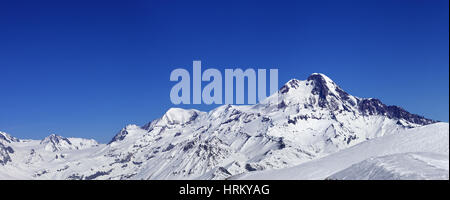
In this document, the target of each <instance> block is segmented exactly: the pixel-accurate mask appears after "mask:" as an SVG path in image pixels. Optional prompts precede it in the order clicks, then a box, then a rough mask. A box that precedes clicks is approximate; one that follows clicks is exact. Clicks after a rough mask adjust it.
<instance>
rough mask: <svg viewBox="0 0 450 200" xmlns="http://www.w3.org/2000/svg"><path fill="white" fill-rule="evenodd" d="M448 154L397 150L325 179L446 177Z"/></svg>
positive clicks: (441, 178) (446, 178)
mask: <svg viewBox="0 0 450 200" xmlns="http://www.w3.org/2000/svg"><path fill="white" fill-rule="evenodd" d="M448 165H449V163H448V155H442V154H436V153H424V152H421V153H400V154H392V155H387V156H381V157H374V158H369V159H366V160H364V161H362V162H359V163H357V164H354V165H352V166H350V167H348V168H346V169H344V170H342V171H340V172H337V173H336V174H333V175H331V176H330V177H328V178H327V179H332V180H336V179H339V180H448V179H449V176H448V172H449V170H448Z"/></svg>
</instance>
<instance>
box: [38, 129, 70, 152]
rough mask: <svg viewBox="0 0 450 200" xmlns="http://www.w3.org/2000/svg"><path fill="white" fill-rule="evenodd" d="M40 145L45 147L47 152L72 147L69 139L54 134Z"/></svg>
mask: <svg viewBox="0 0 450 200" xmlns="http://www.w3.org/2000/svg"><path fill="white" fill-rule="evenodd" d="M40 144H43V145H45V149H46V150H48V151H53V152H55V151H59V150H61V149H62V148H65V147H70V146H72V143H71V142H70V140H69V139H67V138H65V137H62V136H60V135H57V134H54V133H53V134H50V135H49V136H47V137H45V138H44V139H43V140H41V142H40Z"/></svg>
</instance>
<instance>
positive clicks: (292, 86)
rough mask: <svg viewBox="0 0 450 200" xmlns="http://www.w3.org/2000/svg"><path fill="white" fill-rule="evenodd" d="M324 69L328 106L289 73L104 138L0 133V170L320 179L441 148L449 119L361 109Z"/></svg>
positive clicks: (62, 175) (27, 174) (38, 174)
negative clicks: (410, 118) (244, 93)
mask: <svg viewBox="0 0 450 200" xmlns="http://www.w3.org/2000/svg"><path fill="white" fill-rule="evenodd" d="M321 76H322V78H324V80H325V82H326V84H325V86H324V87H326V88H323V89H326V90H329V94H330V95H327V96H326V97H325V100H326V103H327V105H325V106H323V105H322V106H321V105H319V103H318V102H319V100H324V99H319V95H318V94H314V92H313V89H317V88H315V87H317V85H320V84H315V82H314V81H315V80H306V81H299V80H296V79H293V80H291V81H289V82H288V83H287V84H286V85H285V86H283V88H284V89H282V90H280V91H279V96H276V95H272V96H270V97H268V99H269V100H267V99H266V100H265V101H262V102H261V103H259V104H257V105H250V106H234V105H223V106H219V107H217V108H216V109H214V110H211V111H209V112H200V111H198V110H193V109H191V110H186V109H181V108H171V109H169V110H168V111H167V112H166V113H165V114H164V115H162V117H161V118H159V119H155V120H153V121H151V122H149V123H148V124H146V125H144V126H139V125H127V126H126V127H125V128H123V129H122V130H120V131H119V132H118V133H117V134H116V136H114V138H113V139H112V140H111V142H110V143H108V144H98V143H97V142H95V141H94V140H89V139H82V138H64V137H62V136H57V135H51V136H49V137H47V138H45V139H44V140H42V141H38V140H18V139H11V138H12V137H9V136H8V138H10V139H8V141H10V142H6V140H2V137H1V135H0V142H1V143H2V144H4V145H5V147H4V148H2V149H0V150H2V151H1V154H0V159H3V158H4V159H5V160H6V159H7V158H11V161H8V162H7V163H6V164H4V165H0V179H227V178H230V177H233V178H239V177H242V178H255V179H256V178H263V179H266V178H270V179H272V178H273V179H276V178H281V179H290V178H294V179H297V178H298V179H324V178H327V177H328V176H331V175H333V174H334V173H337V172H339V171H341V170H344V169H346V168H349V167H350V166H351V165H353V164H357V163H359V162H363V161H365V160H367V159H369V158H371V157H379V156H385V155H391V154H394V153H405V152H407V151H406V150H408V148H410V149H409V150H411V151H413V150H420V148H421V149H422V150H427V151H425V152H434V153H439V154H443V155H448V124H446V123H440V124H434V125H430V126H425V127H420V126H421V125H420V124H414V123H409V122H406V121H405V122H403V121H402V123H398V122H399V121H401V120H403V119H394V118H389V117H387V116H385V115H368V114H365V113H362V112H361V111H360V110H359V108H358V105H357V104H356V102H358V101H361V99H360V98H358V97H354V96H351V95H348V96H347V97H346V99H342V98H341V96H340V94H342V91H341V90H340V88H339V87H338V86H337V85H336V84H335V83H334V82H333V81H332V80H331V79H329V78H328V77H326V76H325V75H321ZM338 89H339V91H336V90H338ZM270 98H279V100H280V101H278V102H277V101H270ZM322 98H323V97H322ZM281 102H283V104H281ZM403 124H407V125H408V126H404V125H403ZM409 127H420V128H417V129H408V128H409ZM430 132H431V133H430ZM3 135H4V134H3ZM397 135H406V136H404V137H403V136H402V137H401V136H397ZM414 135H419V136H420V137H419V136H417V137H415V136H414ZM4 138H6V136H4ZM381 138H388V139H386V140H388V141H384V142H377V141H379V140H381V141H383V139H381ZM389 138H390V139H389ZM396 138H397V139H396ZM391 140H392V141H391ZM444 140H445V141H447V143H446V145H445V143H444V144H443V141H444ZM363 144H364V145H365V147H358V146H361V145H363ZM9 147H10V148H11V149H13V150H14V152H13V153H10V152H9V151H7V149H6V148H9ZM407 147H408V148H407ZM366 148H367V149H366ZM433 148H436V149H434V150H433ZM445 148H446V149H447V150H446V152H447V153H445V150H443V149H445ZM352 149H356V150H353V152H351V151H352ZM368 149H369V150H368ZM374 149H375V150H374ZM383 149H385V150H383ZM347 151H350V153H345V152H347ZM331 155H334V156H337V157H334V156H331ZM8 160H9V159H8ZM341 160H342V162H341ZM428 161H429V162H434V161H430V159H428ZM436 162H438V161H436ZM436 162H434V163H436ZM314 163H318V165H317V164H314ZM326 165H330V166H326ZM396 166H397V165H396ZM398 166H400V165H398ZM276 169H280V170H276ZM447 171H448V170H447ZM6 172H7V173H6ZM239 174H240V175H239ZM247 174H248V175H247ZM259 175H260V176H259ZM345 177H347V176H345ZM345 177H344V178H345Z"/></svg>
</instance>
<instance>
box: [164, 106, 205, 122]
mask: <svg viewBox="0 0 450 200" xmlns="http://www.w3.org/2000/svg"><path fill="white" fill-rule="evenodd" d="M199 113H200V111H198V110H195V109H190V110H186V109H182V108H170V109H169V110H167V112H166V114H164V116H163V117H162V118H161V121H162V122H164V123H166V124H169V125H175V124H185V123H188V122H190V121H193V120H195V119H196V118H197V117H198V115H199Z"/></svg>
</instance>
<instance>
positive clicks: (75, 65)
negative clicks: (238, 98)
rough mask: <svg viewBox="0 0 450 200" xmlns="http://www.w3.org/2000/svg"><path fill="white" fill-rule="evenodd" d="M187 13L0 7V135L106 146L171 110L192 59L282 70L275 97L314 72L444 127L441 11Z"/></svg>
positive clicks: (435, 5) (385, 6)
mask: <svg viewBox="0 0 450 200" xmlns="http://www.w3.org/2000/svg"><path fill="white" fill-rule="evenodd" d="M164 2H168V3H164ZM189 2H190V3H187V1H178V2H175V1H111V0H108V1H93V0H89V1H81V0H76V1H70V0H69V1H66V0H65V1H9V0H6V1H5V0H2V1H1V2H0V130H1V131H6V132H9V133H11V134H12V135H14V136H16V137H20V138H34V139H40V138H43V137H45V136H47V135H49V134H50V133H52V132H55V133H57V134H60V135H63V136H67V137H69V136H73V137H87V138H94V139H97V140H99V141H100V142H107V141H108V140H110V139H111V138H112V137H113V135H114V134H116V133H117V132H118V131H119V130H120V129H121V128H122V127H124V126H125V125H126V124H130V123H134V124H139V125H143V124H145V123H147V122H149V121H151V120H153V119H155V118H158V117H160V116H161V115H162V114H163V113H164V112H165V111H166V110H167V109H168V108H169V107H172V106H173V105H172V104H171V102H170V98H169V92H170V89H171V87H172V86H173V85H174V83H173V82H170V81H169V75H170V72H171V70H173V69H174V68H178V67H183V68H187V69H191V68H192V61H193V60H202V62H203V68H204V69H205V68H207V67H214V68H219V69H224V68H235V67H240V68H249V67H251V68H278V69H279V84H280V86H281V84H283V83H285V82H286V81H288V80H289V79H291V78H297V79H306V78H307V77H308V75H309V74H311V73H313V72H321V73H324V74H327V75H328V76H329V77H331V78H332V79H333V80H334V81H335V82H337V83H338V84H339V85H340V86H341V87H342V88H343V89H345V90H346V91H347V92H349V93H351V94H353V95H355V96H359V97H376V98H379V99H381V100H382V101H383V102H384V103H386V104H390V105H392V104H393V105H399V106H401V107H403V108H405V109H406V110H408V111H410V112H412V113H417V114H420V115H424V116H425V117H429V118H432V119H436V120H441V121H448V119H449V56H448V54H449V5H448V4H449V1H448V0H422V1H415V0H404V1H398V0H388V1H382V0H373V1H371V0H368V1H341V0H339V1H336V0H333V1H304V2H301V1H297V2H282V1H272V2H262V1H254V2H246V3H241V2H239V1H221V2H219V1H214V2H212V1H203V2H191V1H189ZM184 107H189V108H190V107H193V108H198V109H200V110H209V109H211V108H212V107H211V106H184Z"/></svg>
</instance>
